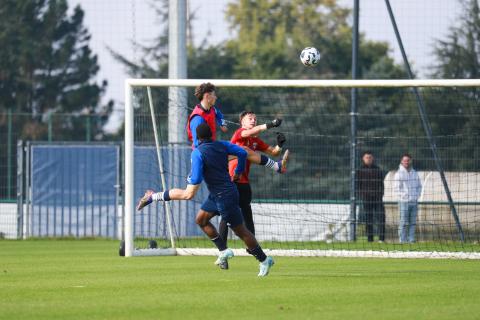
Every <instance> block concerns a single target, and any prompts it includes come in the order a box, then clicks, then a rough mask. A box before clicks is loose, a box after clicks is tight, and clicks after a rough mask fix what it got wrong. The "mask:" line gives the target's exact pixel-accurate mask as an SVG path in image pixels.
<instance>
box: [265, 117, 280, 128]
mask: <svg viewBox="0 0 480 320" xmlns="http://www.w3.org/2000/svg"><path fill="white" fill-rule="evenodd" d="M281 124H282V119H278V118H276V119H273V120H272V121H270V122H267V123H265V125H266V126H267V129H271V128H274V127H279V126H280V125H281Z"/></svg>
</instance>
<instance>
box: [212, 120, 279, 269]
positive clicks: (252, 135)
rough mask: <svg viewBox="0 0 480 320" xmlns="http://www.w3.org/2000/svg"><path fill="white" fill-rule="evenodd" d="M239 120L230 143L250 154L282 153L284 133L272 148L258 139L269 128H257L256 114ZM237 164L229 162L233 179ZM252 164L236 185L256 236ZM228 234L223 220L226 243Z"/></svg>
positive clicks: (224, 263)
mask: <svg viewBox="0 0 480 320" xmlns="http://www.w3.org/2000/svg"><path fill="white" fill-rule="evenodd" d="M239 120H240V124H241V127H240V128H239V129H238V130H237V131H235V133H234V134H233V137H232V139H231V140H230V142H232V143H233V144H236V145H239V146H242V147H244V148H245V149H247V150H249V153H251V152H255V153H257V151H259V152H263V153H266V154H268V155H270V156H272V157H276V156H278V155H280V153H281V152H282V146H283V144H284V143H285V141H286V138H285V135H284V134H283V133H278V134H277V145H276V146H275V147H272V146H270V145H268V144H267V143H265V142H263V140H262V139H260V138H259V137H258V135H259V134H260V133H261V132H263V131H266V130H267V129H268V128H267V127H266V126H265V125H264V124H262V125H258V126H257V117H256V115H255V113H253V112H250V111H244V112H242V113H241V114H240V119H239ZM287 158H288V150H286V151H285V153H284V155H283V158H282V160H281V167H282V168H283V170H285V169H286V162H287ZM237 164H238V162H237V159H233V160H230V161H229V164H228V167H229V173H230V176H231V177H232V178H233V177H234V174H235V169H236V167H237ZM250 164H251V163H250V161H248V160H247V163H246V167H245V171H244V172H243V173H242V174H241V175H240V178H239V179H238V180H236V181H235V184H236V186H237V189H238V193H239V195H240V208H241V209H242V214H243V218H244V221H245V225H246V227H247V229H248V230H250V232H251V233H252V234H255V226H254V224H253V213H252V207H251V205H250V203H251V202H252V189H251V187H250V182H249V180H248V175H249V173H250ZM227 232H228V228H227V224H226V222H225V221H223V220H222V221H220V226H219V234H220V236H221V237H222V238H223V239H224V240H225V243H226V241H227ZM247 251H248V250H247ZM216 264H218V265H219V266H220V268H222V269H228V262H227V261H219V260H218V261H217V262H216Z"/></svg>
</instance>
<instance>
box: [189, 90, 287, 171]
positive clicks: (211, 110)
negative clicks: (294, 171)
mask: <svg viewBox="0 0 480 320" xmlns="http://www.w3.org/2000/svg"><path fill="white" fill-rule="evenodd" d="M215 90H216V88H215V86H214V85H213V84H211V83H210V82H207V83H202V84H201V85H199V86H198V87H196V88H195V97H197V99H198V100H199V103H198V104H197V105H196V106H195V108H194V109H193V111H192V113H191V114H190V116H189V117H188V122H187V134H188V139H189V140H190V141H192V148H196V147H197V146H198V137H197V135H196V128H197V127H198V125H200V124H202V123H206V124H207V125H208V126H209V127H210V130H211V131H212V140H216V132H217V129H216V128H217V125H219V126H220V129H221V130H222V131H223V132H227V123H226V121H225V119H224V118H223V114H222V113H221V112H220V110H219V109H218V108H216V107H215V102H216V101H217V95H216V93H215ZM281 124H282V119H274V120H272V121H270V122H268V123H266V124H263V125H262V128H263V129H264V130H268V129H271V128H275V127H278V126H280V125H281ZM246 151H247V152H248V155H247V159H248V161H250V162H252V163H255V164H258V165H262V166H265V167H267V168H270V169H272V170H274V171H275V172H278V173H285V172H286V170H287V167H286V166H287V160H288V153H286V154H285V155H284V156H283V159H282V160H281V161H275V160H272V159H270V158H269V157H267V156H265V155H261V154H259V153H256V152H254V151H252V150H250V149H246Z"/></svg>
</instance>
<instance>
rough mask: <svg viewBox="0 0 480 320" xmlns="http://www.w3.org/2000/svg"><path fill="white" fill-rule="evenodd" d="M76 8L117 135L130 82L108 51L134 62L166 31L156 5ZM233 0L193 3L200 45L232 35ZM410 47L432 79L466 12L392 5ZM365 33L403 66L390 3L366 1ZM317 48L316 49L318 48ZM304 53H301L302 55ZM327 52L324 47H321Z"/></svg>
mask: <svg viewBox="0 0 480 320" xmlns="http://www.w3.org/2000/svg"><path fill="white" fill-rule="evenodd" d="M68 1H69V4H70V6H71V8H73V7H74V6H76V5H80V6H81V7H82V8H83V10H84V11H85V20H84V23H85V26H86V27H87V28H88V30H89V31H90V33H91V35H92V38H91V42H90V46H91V48H92V50H93V52H95V53H96V54H97V55H98V59H99V65H100V72H99V74H98V80H99V81H100V80H103V79H106V80H107V81H108V83H109V85H108V89H107V92H106V95H105V97H104V100H105V101H108V100H110V99H113V100H114V101H115V106H116V109H117V111H118V112H115V113H114V115H113V116H112V118H111V120H110V121H109V123H108V125H107V128H106V129H107V131H115V130H116V129H117V128H118V127H119V124H120V123H121V118H122V117H123V112H122V110H123V103H124V90H123V88H124V84H123V83H124V79H125V78H127V77H128V75H127V74H126V72H125V70H124V68H123V66H122V65H121V64H120V63H118V62H116V61H115V60H114V59H113V58H112V56H111V54H110V53H109V52H108V50H107V47H110V48H112V49H113V50H115V51H116V52H119V53H121V54H123V55H124V56H126V57H127V58H129V59H131V60H136V59H139V52H138V50H136V49H135V47H134V46H133V45H132V40H135V41H137V42H140V43H148V42H149V41H151V40H152V39H154V38H155V36H157V35H158V34H159V32H160V22H159V21H158V17H157V16H156V15H155V12H154V10H152V7H151V3H152V1H153V0H68ZM229 1H230V0H189V4H188V5H189V8H190V10H191V11H194V12H195V16H196V20H195V22H194V28H193V38H194V41H195V42H196V43H199V42H200V41H201V40H202V39H204V37H205V35H207V34H208V39H209V41H210V42H212V43H215V42H219V41H222V40H224V39H226V38H228V37H230V36H232V35H231V33H230V32H229V31H228V25H227V23H226V22H225V21H224V10H225V6H226V4H227V3H228V2H229ZM390 2H391V6H392V9H393V11H394V14H395V16H396V20H397V25H398V28H399V31H400V34H401V35H402V38H403V42H404V47H405V50H406V52H407V55H408V57H409V60H410V61H411V64H412V65H413V68H414V70H416V71H418V72H419V74H418V76H419V77H421V78H425V77H428V74H429V67H431V66H432V64H433V63H434V61H432V59H431V56H432V55H431V53H432V52H431V50H432V43H433V42H434V40H435V39H441V38H443V37H444V36H445V35H446V33H447V31H448V28H449V26H451V25H453V24H454V23H455V19H456V18H457V17H458V14H459V13H460V10H459V9H460V8H459V5H458V1H457V0H435V1H432V0H401V1H400V0H391V1H390ZM339 3H340V4H341V5H344V6H347V7H352V5H353V0H339ZM360 32H363V33H364V34H365V35H366V37H367V38H368V39H371V40H376V41H387V42H389V43H390V47H392V48H393V49H392V55H393V57H394V58H395V60H396V61H397V62H401V53H400V51H399V49H398V45H397V42H396V38H395V34H394V32H393V28H392V25H391V22H390V19H389V16H388V12H387V9H386V6H385V1H384V0H363V1H360ZM312 46H314V44H312ZM302 49H303V48H299V52H300V51H301V50H302ZM318 49H319V50H320V51H321V48H318Z"/></svg>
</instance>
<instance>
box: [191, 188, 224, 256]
mask: <svg viewBox="0 0 480 320" xmlns="http://www.w3.org/2000/svg"><path fill="white" fill-rule="evenodd" d="M218 214H219V212H218V209H217V205H216V203H215V200H214V198H213V197H212V195H209V196H208V197H207V199H205V201H204V202H203V203H202V206H201V208H200V210H199V211H198V213H197V216H196V218H195V222H196V223H197V225H198V226H199V227H200V229H202V231H203V232H204V233H205V234H206V235H207V236H208V238H209V239H210V240H212V242H213V243H214V244H215V246H216V247H217V248H218V250H220V251H224V250H225V249H227V243H226V242H225V241H224V240H223V238H222V237H220V235H219V234H218V232H217V229H216V228H215V226H214V225H213V224H212V223H211V222H210V220H211V219H212V218H213V217H214V216H216V215H218Z"/></svg>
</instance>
